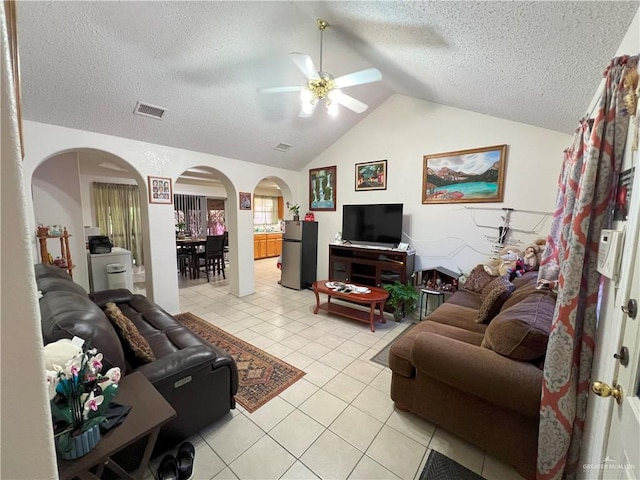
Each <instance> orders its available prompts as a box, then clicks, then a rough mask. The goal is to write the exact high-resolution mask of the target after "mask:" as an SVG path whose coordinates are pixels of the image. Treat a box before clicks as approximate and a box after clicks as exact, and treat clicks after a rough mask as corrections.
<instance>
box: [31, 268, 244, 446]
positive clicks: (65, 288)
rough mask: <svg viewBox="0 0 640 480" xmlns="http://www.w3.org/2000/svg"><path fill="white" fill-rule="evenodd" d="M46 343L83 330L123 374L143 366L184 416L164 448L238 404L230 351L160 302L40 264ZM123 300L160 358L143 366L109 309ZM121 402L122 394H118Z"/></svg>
mask: <svg viewBox="0 0 640 480" xmlns="http://www.w3.org/2000/svg"><path fill="white" fill-rule="evenodd" d="M35 275H36V283H37V286H38V290H39V291H40V292H41V294H42V297H41V298H40V313H41V317H42V336H43V342H44V344H45V345H46V344H48V343H50V342H55V341H56V340H59V339H61V338H73V337H74V336H78V337H80V338H82V339H84V340H85V342H86V344H87V345H88V346H89V347H90V348H97V349H98V351H99V352H101V353H102V354H103V356H104V360H105V361H106V363H107V365H111V366H118V367H120V369H121V370H122V373H123V375H126V374H129V373H132V372H136V371H139V372H142V373H143V374H144V375H145V377H146V378H147V379H148V380H149V381H150V382H151V383H152V384H153V385H154V386H155V387H156V389H157V390H158V391H159V392H160V394H161V395H162V396H163V397H164V398H165V399H166V400H167V401H168V402H169V403H170V404H171V406H172V407H173V408H174V410H175V411H176V413H177V417H176V418H175V419H174V420H172V421H171V422H170V423H168V424H167V425H165V426H164V427H163V428H162V430H161V432H160V435H159V437H158V442H157V444H156V450H155V451H156V453H159V452H161V451H162V449H164V448H166V447H169V446H172V445H175V444H177V443H178V442H180V441H182V440H184V439H186V438H187V437H188V436H190V435H192V434H194V433H195V432H196V431H198V430H199V429H201V428H202V427H205V426H207V425H209V424H211V423H212V422H214V421H215V420H217V419H219V418H221V417H223V416H224V415H226V414H227V413H229V410H230V409H232V408H235V399H234V395H235V394H236V393H237V391H238V371H237V368H236V364H235V361H234V360H233V359H232V358H231V357H230V356H229V355H228V354H226V353H225V352H224V351H222V350H220V349H219V348H217V347H215V346H214V345H212V344H210V343H209V342H207V341H205V340H203V339H201V338H200V337H198V336H197V335H196V334H195V333H193V332H192V331H191V330H189V329H187V328H186V327H184V326H182V325H181V324H180V323H179V322H178V321H177V320H176V319H175V318H173V317H172V316H171V315H169V314H168V313H167V312H166V311H164V310H163V309H162V308H160V307H159V306H158V305H156V304H155V303H153V302H152V301H150V300H149V299H148V298H146V297H145V296H143V295H134V294H132V293H131V292H130V291H129V290H127V289H118V290H104V291H101V292H96V293H93V294H91V295H88V294H87V292H86V291H85V290H84V289H83V288H82V287H81V286H80V285H78V284H76V283H74V282H73V280H72V279H71V277H69V275H68V274H67V273H66V271H64V270H63V269H61V268H59V267H56V266H53V265H46V264H37V265H35ZM107 302H113V303H115V304H116V305H117V306H118V307H119V308H120V310H121V311H122V313H123V314H124V315H125V316H127V317H128V318H129V319H130V320H131V321H132V322H133V323H134V324H135V326H136V327H137V329H138V331H139V332H140V333H141V334H142V336H144V337H145V338H146V340H147V341H148V342H149V345H150V346H151V349H152V350H153V353H154V356H155V357H156V360H155V361H153V362H151V363H147V364H140V363H139V361H138V360H137V359H136V358H135V357H134V356H133V355H131V354H130V353H129V355H127V352H128V351H129V352H130V350H128V349H127V348H126V345H124V348H123V343H122V340H121V339H120V338H119V336H118V334H117V333H116V330H115V329H114V327H113V326H112V324H111V322H110V321H109V319H108V318H107V316H106V315H105V313H104V311H103V309H104V308H105V306H106V303H107ZM116 401H117V397H116Z"/></svg>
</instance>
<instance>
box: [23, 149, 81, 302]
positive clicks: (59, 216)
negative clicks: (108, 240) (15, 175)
mask: <svg viewBox="0 0 640 480" xmlns="http://www.w3.org/2000/svg"><path fill="white" fill-rule="evenodd" d="M31 192H32V196H33V208H34V211H35V212H37V215H36V223H42V224H43V225H62V226H63V227H67V231H68V232H69V235H71V238H70V239H69V250H70V253H71V259H72V261H73V264H74V265H75V268H74V269H73V271H72V273H73V279H74V281H75V282H76V283H78V284H80V285H82V287H83V288H84V289H85V290H87V291H89V273H88V269H87V256H86V247H85V241H84V224H83V218H82V217H83V214H82V213H83V212H82V196H81V192H80V173H79V169H78V156H77V154H75V153H66V154H63V155H58V156H56V157H54V158H51V159H50V160H49V161H48V162H45V163H43V164H42V165H40V166H39V167H38V168H37V169H36V171H35V172H34V174H33V182H32V191H31ZM33 235H34V236H35V227H34V228H33ZM47 249H48V251H49V253H50V254H51V255H52V256H53V258H56V257H60V256H62V252H61V248H60V241H59V240H57V239H50V240H48V241H47ZM39 255H40V254H39V248H36V253H35V256H37V257H38V260H40V259H39Z"/></svg>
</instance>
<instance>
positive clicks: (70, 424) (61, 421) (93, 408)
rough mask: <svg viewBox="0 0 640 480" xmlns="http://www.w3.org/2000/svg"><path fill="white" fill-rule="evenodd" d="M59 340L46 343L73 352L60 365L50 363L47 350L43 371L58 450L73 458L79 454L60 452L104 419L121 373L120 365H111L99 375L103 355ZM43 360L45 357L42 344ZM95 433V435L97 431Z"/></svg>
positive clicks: (65, 450)
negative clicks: (47, 368)
mask: <svg viewBox="0 0 640 480" xmlns="http://www.w3.org/2000/svg"><path fill="white" fill-rule="evenodd" d="M59 342H61V341H60V340H59V341H58V342H55V343H54V344H49V345H52V346H53V348H55V349H57V353H58V355H59V354H60V351H61V349H62V350H65V349H66V351H67V352H68V351H69V349H71V351H73V350H75V354H74V355H73V356H72V358H71V359H70V360H68V361H67V362H66V363H65V365H64V367H60V366H59V365H57V364H51V363H50V362H51V357H52V356H55V355H51V354H50V353H49V362H46V363H48V365H47V366H48V367H49V368H52V370H47V371H46V374H47V385H48V390H49V399H50V400H51V412H52V414H53V419H54V431H55V436H56V437H57V445H58V450H59V451H60V452H61V454H62V455H63V457H65V458H77V456H80V455H75V454H72V455H73V456H70V457H66V456H65V455H64V453H65V452H69V451H70V450H71V449H72V443H73V439H74V438H77V437H78V436H80V435H82V434H83V433H85V432H88V431H90V430H91V429H92V428H93V427H97V426H98V425H100V423H102V422H103V421H105V420H106V417H105V416H104V412H105V410H106V409H107V408H108V406H109V403H110V402H111V400H112V399H113V398H114V397H115V395H116V393H117V392H118V382H119V381H120V376H121V373H120V368H118V367H115V368H111V369H109V370H108V371H107V373H106V374H104V375H102V374H101V371H102V368H103V366H102V359H103V357H102V354H101V353H98V351H97V350H96V349H95V348H94V349H90V350H86V351H83V350H82V349H80V348H79V347H77V346H75V345H73V344H72V343H71V342H70V341H69V340H66V341H65V342H63V343H62V344H61V345H55V344H58V343H59ZM67 342H68V343H67ZM49 345H47V347H49ZM53 348H52V349H50V352H51V350H53ZM78 350H79V351H78ZM58 358H60V357H59V356H58ZM66 358H69V357H68V356H67V357H66ZM45 360H47V351H46V347H45ZM54 361H55V360H54ZM97 430H98V429H96V431H97ZM96 435H98V434H97V432H96ZM98 439H99V435H98ZM96 443H97V440H96ZM83 453H86V452H83ZM83 453H82V454H83Z"/></svg>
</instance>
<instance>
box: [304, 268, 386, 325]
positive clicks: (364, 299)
mask: <svg viewBox="0 0 640 480" xmlns="http://www.w3.org/2000/svg"><path fill="white" fill-rule="evenodd" d="M327 282H329V280H318V281H317V282H313V285H312V288H313V293H315V295H316V308H315V309H314V310H313V313H318V310H326V311H327V312H329V313H334V314H336V315H340V316H342V317H346V318H351V319H353V320H358V321H360V322H366V323H368V324H369V325H371V331H372V332H375V331H376V327H375V321H376V320H379V321H380V322H382V323H387V320H386V319H385V318H384V304H385V303H386V301H387V298H389V292H387V291H386V290H385V289H384V288H379V287H370V286H368V285H357V284H355V283H353V284H351V285H355V286H356V287H366V288H368V289H369V290H371V292H369V293H354V292H352V293H343V292H337V291H335V290H333V289H331V288H329V287H327V286H326V285H325V284H326V283H327ZM320 293H324V294H326V295H327V297H328V298H327V301H326V302H325V303H322V304H321V303H320V295H319V294H320ZM331 298H338V299H340V300H347V301H349V302H353V303H359V304H361V305H369V312H365V311H364V310H358V309H357V308H353V307H349V306H347V305H339V304H336V303H331ZM376 305H377V306H378V311H379V313H378V314H376V313H375V310H376Z"/></svg>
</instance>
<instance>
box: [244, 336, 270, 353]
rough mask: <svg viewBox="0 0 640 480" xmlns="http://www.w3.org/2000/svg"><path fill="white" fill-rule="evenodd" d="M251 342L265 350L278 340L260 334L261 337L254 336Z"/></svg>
mask: <svg viewBox="0 0 640 480" xmlns="http://www.w3.org/2000/svg"><path fill="white" fill-rule="evenodd" d="M250 343H251V345H253V346H255V347H258V348H261V349H263V350H264V349H265V348H267V347H269V346H271V345H273V344H274V343H276V341H275V340H272V339H270V338H269V337H265V336H259V337H255V338H252V339H251V342H250Z"/></svg>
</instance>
